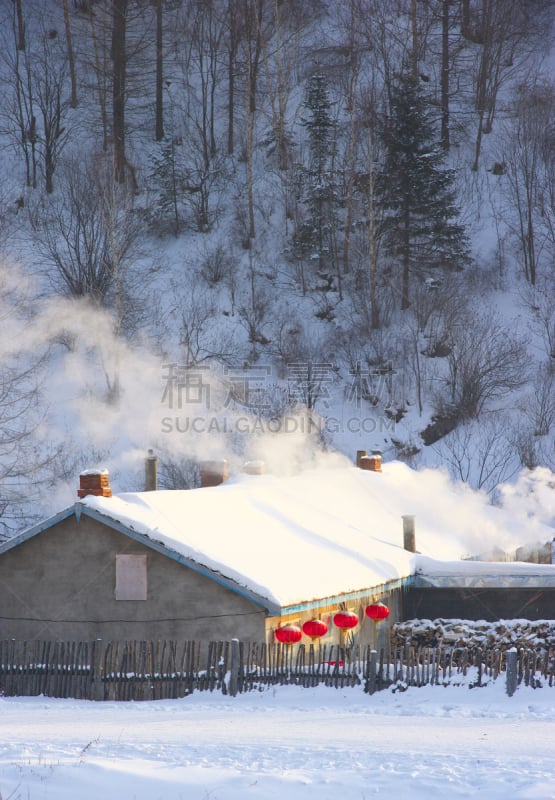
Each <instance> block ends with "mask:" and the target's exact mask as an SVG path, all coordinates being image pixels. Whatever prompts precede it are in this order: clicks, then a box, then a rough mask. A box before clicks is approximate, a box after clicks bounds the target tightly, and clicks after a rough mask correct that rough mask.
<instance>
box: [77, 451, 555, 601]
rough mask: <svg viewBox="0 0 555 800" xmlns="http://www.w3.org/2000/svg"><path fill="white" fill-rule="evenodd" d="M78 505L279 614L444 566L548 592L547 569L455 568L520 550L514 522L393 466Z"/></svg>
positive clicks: (438, 571) (540, 529)
mask: <svg viewBox="0 0 555 800" xmlns="http://www.w3.org/2000/svg"><path fill="white" fill-rule="evenodd" d="M80 502H81V504H82V505H83V506H85V507H86V508H87V509H88V510H90V511H94V512H95V513H98V514H100V515H103V516H106V517H109V518H110V519H112V520H116V521H117V522H118V523H119V524H121V525H123V526H124V527H125V528H131V529H133V530H134V531H135V532H136V533H139V534H141V535H144V536H145V537H147V538H148V539H150V540H153V541H156V542H160V543H162V544H163V545H164V546H165V547H167V548H169V549H170V550H172V551H175V552H178V553H179V554H181V555H182V556H183V557H185V558H186V559H187V560H188V561H190V562H192V563H194V564H197V565H200V566H201V567H204V568H206V569H207V570H209V571H213V572H214V573H215V574H218V575H221V576H223V577H224V578H225V579H227V580H230V581H232V582H233V583H234V584H236V585H237V586H239V587H244V588H246V589H247V590H248V591H250V592H252V593H254V594H255V595H257V596H259V597H261V598H265V599H267V600H268V601H269V604H270V605H271V606H272V607H274V608H275V607H279V608H280V609H281V610H282V611H285V610H286V609H288V610H291V609H293V608H296V607H301V606H303V605H306V604H309V603H312V602H314V601H317V600H322V599H325V598H330V597H336V596H337V597H338V596H343V595H352V596H356V594H357V593H361V592H363V591H364V590H372V589H373V588H375V587H380V586H383V585H385V584H390V583H392V582H395V581H403V580H405V579H407V578H409V577H410V576H412V575H415V574H418V575H419V576H420V577H422V576H425V575H427V574H429V575H430V576H432V575H435V576H436V578H437V577H438V576H440V575H445V574H448V570H447V567H446V564H450V565H451V574H452V575H454V574H457V575H460V574H463V573H464V574H465V575H466V576H467V577H468V576H469V575H474V576H475V579H477V578H478V576H479V577H480V580H481V581H482V582H483V581H485V580H486V577H487V576H493V578H494V580H495V581H497V585H499V581H503V579H504V578H509V576H511V575H515V574H519V570H521V571H524V572H527V574H528V576H530V575H531V574H537V573H538V572H539V573H540V575H541V576H542V579H546V578H547V574H549V576H550V578H549V580H553V582H554V583H555V567H545V565H542V566H543V571H542V570H538V565H515V564H514V563H513V564H497V565H493V564H491V563H480V562H476V561H461V559H462V558H465V557H468V556H469V555H472V554H477V553H480V552H483V551H484V550H486V549H487V548H488V543H489V546H490V547H493V545H494V544H497V545H501V546H503V544H504V543H506V542H510V541H511V539H514V540H515V541H516V542H517V543H518V542H519V541H520V542H522V536H521V533H520V531H519V528H520V527H521V522H520V521H519V520H518V518H517V517H516V516H515V515H514V513H508V512H505V511H503V509H498V508H494V507H493V506H491V504H490V503H489V500H488V498H487V495H485V494H482V493H480V492H473V491H472V490H470V489H469V488H468V487H466V486H464V485H458V484H453V483H452V482H451V481H450V480H449V478H448V477H447V476H446V474H444V473H443V472H439V471H437V470H422V471H414V470H412V469H410V468H409V467H407V466H406V465H405V464H402V463H400V462H390V463H388V464H386V465H385V466H384V471H383V472H382V473H373V472H368V471H364V470H360V469H356V468H355V467H352V466H350V465H348V464H347V463H346V462H345V463H341V464H336V463H335V462H334V463H333V466H331V467H330V466H323V467H320V468H316V469H312V470H307V471H305V472H302V473H300V474H296V475H292V476H286V477H276V476H272V475H257V476H247V475H243V476H240V477H236V478H232V479H231V480H229V481H228V482H226V483H225V484H222V485H221V486H217V487H213V488H203V489H195V490H189V491H175V490H172V491H156V492H141V493H129V494H121V495H116V496H114V497H111V498H104V497H93V496H88V497H86V498H84V499H83V500H82V501H80ZM405 514H414V515H415V518H416V547H417V550H418V553H417V554H413V553H410V552H408V551H407V550H405V549H404V547H403V527H402V519H401V517H402V515H405ZM528 527H529V529H530V528H533V529H534V535H536V536H537V538H538V539H539V540H541V541H546V540H547V539H549V538H551V537H552V535H553V530H552V529H551V528H549V527H548V526H547V525H543V524H541V523H539V522H534V521H533V520H532V521H530V520H529V521H528ZM528 535H530V530H528ZM519 536H520V539H519ZM420 554H422V556H424V557H422V556H421V555H420ZM454 565H455V570H454V572H453V566H454Z"/></svg>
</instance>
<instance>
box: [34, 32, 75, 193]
mask: <svg viewBox="0 0 555 800" xmlns="http://www.w3.org/2000/svg"><path fill="white" fill-rule="evenodd" d="M54 34H55V35H54ZM41 38H42V48H41V50H40V51H39V53H38V54H37V55H35V58H34V60H33V67H32V70H31V72H32V76H33V90H34V92H35V95H36V105H37V109H38V111H39V113H40V116H41V122H42V125H40V126H38V130H37V136H38V141H39V146H40V149H41V151H42V157H43V165H44V179H45V188H46V192H47V193H48V194H51V193H52V192H53V190H54V184H53V178H54V171H55V169H56V166H57V164H58V162H59V159H60V156H61V153H62V150H63V148H64V146H65V145H66V144H67V141H68V138H69V131H68V130H67V127H66V122H65V117H66V111H67V107H68V103H67V101H66V100H65V92H66V80H67V62H66V60H65V55H64V54H63V53H61V51H60V48H59V43H58V35H57V33H56V32H55V31H45V30H43V31H42V33H41Z"/></svg>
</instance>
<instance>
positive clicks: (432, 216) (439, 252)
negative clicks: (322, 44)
mask: <svg viewBox="0 0 555 800" xmlns="http://www.w3.org/2000/svg"><path fill="white" fill-rule="evenodd" d="M384 138H385V144H386V157H385V163H384V168H383V170H382V172H381V175H380V179H379V181H378V194H379V197H380V200H381V203H382V204H383V207H384V210H385V228H384V234H385V242H386V247H387V250H388V252H389V254H390V255H392V256H394V257H396V258H398V259H399V260H400V263H401V266H402V278H401V308H402V309H406V308H408V306H409V304H410V294H409V276H410V275H411V274H412V273H418V272H420V273H422V272H423V271H425V270H427V269H429V268H431V267H440V268H444V269H461V268H462V267H463V266H464V265H465V264H466V263H468V261H469V247H468V239H467V236H466V233H465V230H464V227H463V226H462V225H460V224H458V223H457V222H456V219H457V217H458V215H459V213H460V211H459V209H458V208H457V206H456V203H455V189H454V178H455V174H454V171H453V170H450V169H447V168H446V167H445V166H444V161H445V151H444V150H443V149H442V147H441V145H440V142H439V141H436V137H435V126H434V123H433V119H432V112H431V108H430V106H429V105H428V104H427V102H426V98H425V96H424V94H423V92H422V90H421V89H420V87H419V84H418V81H417V79H415V78H414V77H413V76H412V75H406V76H403V77H402V78H401V79H400V81H399V83H398V85H397V86H396V87H395V88H394V90H393V92H392V98H391V118H390V120H389V125H388V127H387V129H386V132H385V137H384Z"/></svg>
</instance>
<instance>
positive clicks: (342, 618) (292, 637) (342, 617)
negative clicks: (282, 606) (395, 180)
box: [274, 601, 390, 644]
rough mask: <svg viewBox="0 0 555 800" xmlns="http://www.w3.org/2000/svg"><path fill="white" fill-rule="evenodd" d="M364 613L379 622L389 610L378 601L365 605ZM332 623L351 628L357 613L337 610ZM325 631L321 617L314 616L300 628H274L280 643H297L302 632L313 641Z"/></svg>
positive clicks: (339, 626) (356, 620) (291, 626)
mask: <svg viewBox="0 0 555 800" xmlns="http://www.w3.org/2000/svg"><path fill="white" fill-rule="evenodd" d="M365 614H366V616H367V617H369V618H370V619H372V620H374V622H381V621H382V620H384V619H387V618H388V617H389V614H390V610H389V608H388V607H387V606H386V605H385V603H382V602H381V601H379V602H377V603H371V604H370V605H368V606H366V610H365ZM333 623H334V625H335V626H336V627H337V628H341V630H352V629H353V628H356V626H357V625H358V623H359V619H358V614H356V613H355V612H354V611H338V612H337V613H336V614H334V617H333ZM327 632H328V625H327V624H326V623H325V622H324V621H323V620H322V619H318V618H317V617H314V618H313V619H309V620H307V621H306V622H304V623H303V626H302V629H301V628H299V626H298V625H281V626H280V627H279V628H276V630H275V634H274V635H275V638H276V639H277V640H278V642H281V643H282V644H297V643H298V642H300V641H301V639H302V637H303V633H304V634H305V636H309V637H310V638H311V639H312V641H315V640H316V639H319V638H321V637H322V636H325V635H326V634H327Z"/></svg>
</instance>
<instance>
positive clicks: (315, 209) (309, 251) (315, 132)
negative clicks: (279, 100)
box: [295, 72, 335, 269]
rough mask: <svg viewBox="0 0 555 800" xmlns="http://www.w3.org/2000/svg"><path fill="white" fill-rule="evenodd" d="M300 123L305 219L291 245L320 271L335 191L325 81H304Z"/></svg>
mask: <svg viewBox="0 0 555 800" xmlns="http://www.w3.org/2000/svg"><path fill="white" fill-rule="evenodd" d="M303 107H304V108H305V109H306V112H307V114H306V116H305V117H303V118H302V120H301V123H302V125H303V126H304V128H306V131H307V133H308V146H309V152H308V164H307V166H306V167H305V169H304V193H303V201H304V204H305V207H306V211H307V217H306V219H305V221H304V222H303V224H302V225H301V226H300V228H299V230H298V231H297V232H296V236H295V245H296V248H297V252H298V253H299V255H301V257H302V256H303V255H304V256H306V255H309V256H310V257H311V258H313V259H315V260H317V263H318V268H319V269H322V268H323V267H324V266H325V265H326V263H327V261H328V256H329V252H330V231H331V228H332V213H333V212H332V209H333V201H334V197H335V189H334V183H333V176H332V168H331V160H332V155H333V146H334V135H333V134H334V123H333V120H332V117H331V113H330V110H331V102H330V99H329V93H328V85H327V81H326V79H325V77H324V75H322V74H321V73H319V72H318V73H315V74H314V75H312V76H311V78H310V79H309V81H308V85H307V90H306V97H305V101H304V104H303Z"/></svg>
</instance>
